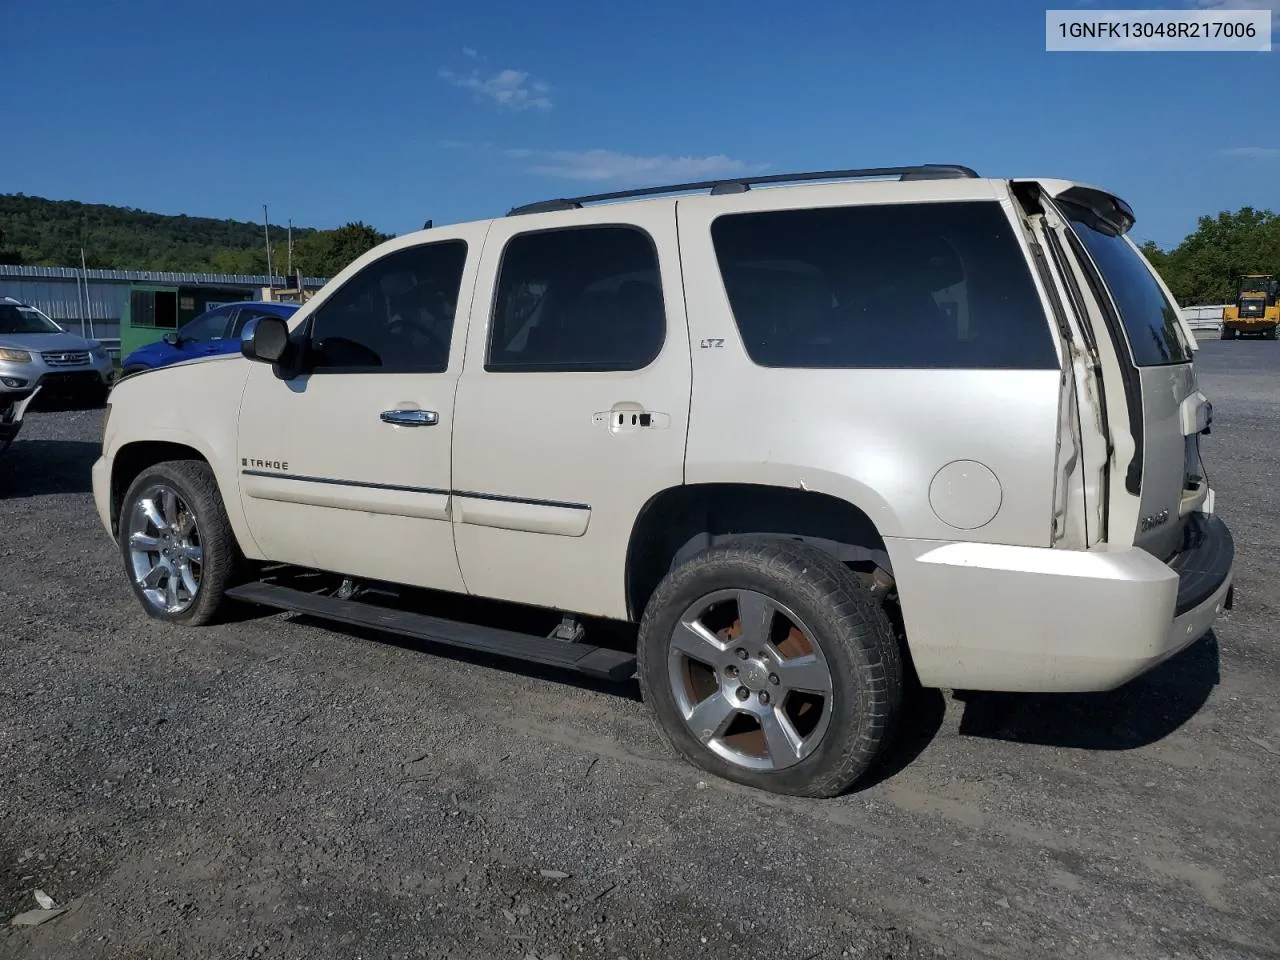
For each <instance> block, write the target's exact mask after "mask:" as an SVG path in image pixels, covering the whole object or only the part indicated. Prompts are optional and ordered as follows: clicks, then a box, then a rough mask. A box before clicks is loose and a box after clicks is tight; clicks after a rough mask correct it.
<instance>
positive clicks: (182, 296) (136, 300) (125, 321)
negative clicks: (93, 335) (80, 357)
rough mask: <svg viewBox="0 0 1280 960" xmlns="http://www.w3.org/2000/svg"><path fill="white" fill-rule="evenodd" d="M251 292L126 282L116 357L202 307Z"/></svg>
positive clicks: (190, 317)
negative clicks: (126, 299)
mask: <svg viewBox="0 0 1280 960" xmlns="http://www.w3.org/2000/svg"><path fill="white" fill-rule="evenodd" d="M255 292H256V291H254V290H251V289H245V288H244V287H214V286H204V285H195V284H189V285H181V286H164V285H161V284H150V283H134V284H130V286H129V300H128V303H126V304H125V307H124V311H123V315H122V316H121V317H120V357H121V359H124V358H125V357H127V356H128V355H129V354H130V353H132V352H133V351H134V350H137V349H138V348H139V347H145V346H146V345H147V344H148V343H155V342H156V341H157V340H159V339H160V338H161V337H163V336H164V335H165V334H166V333H172V332H173V331H174V330H177V329H178V328H179V327H181V326H182V325H183V324H185V323H187V322H188V321H190V320H194V319H195V318H196V317H198V316H199V315H200V314H202V313H204V312H205V311H206V310H212V309H213V308H214V307H217V306H221V305H222V304H224V303H232V302H234V301H236V300H252V299H253V298H254V293H255Z"/></svg>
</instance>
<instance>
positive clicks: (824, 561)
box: [638, 538, 902, 797]
mask: <svg viewBox="0 0 1280 960" xmlns="http://www.w3.org/2000/svg"><path fill="white" fill-rule="evenodd" d="M638 652H639V658H638V660H639V662H638V673H639V677H640V685H641V690H642V692H643V694H644V698H645V700H646V701H647V702H648V703H649V704H651V705H652V707H653V709H654V711H655V713H656V714H657V717H658V721H659V723H660V725H661V727H662V730H663V732H664V734H665V735H666V737H667V738H668V740H669V741H670V742H671V744H672V745H673V746H674V747H675V748H676V750H678V751H679V752H680V753H681V754H682V755H683V756H684V757H685V758H686V759H688V760H689V761H690V762H692V763H694V764H696V765H697V766H700V767H702V768H703V769H705V770H708V771H709V772H711V773H714V774H716V775H717V776H720V777H724V778H726V779H729V780H734V781H737V782H739V783H745V784H748V785H750V786H753V787H758V788H761V789H764V790H769V791H772V792H775V793H783V794H792V795H796V796H813V797H828V796H833V795H835V794H838V793H840V792H841V791H842V790H844V789H846V788H847V787H848V786H849V785H851V784H852V783H853V782H854V781H856V780H857V779H858V778H859V777H861V776H862V775H863V774H864V773H865V772H866V771H867V770H868V768H870V766H871V765H872V764H873V763H874V762H875V760H876V758H877V756H878V755H879V754H880V751H881V749H882V748H883V747H884V745H885V743H886V742H887V741H888V739H889V737H890V736H891V734H892V730H893V726H894V723H895V721H896V719H897V714H898V712H899V709H900V704H901V700H902V661H901V655H900V653H899V650H898V644H897V641H896V639H895V637H894V634H893V631H892V628H891V626H890V624H889V621H888V619H887V618H886V617H885V615H884V612H883V610H882V609H881V608H880V606H879V605H878V604H877V603H876V601H875V600H874V599H873V598H872V597H871V595H870V594H869V593H868V592H867V591H866V589H865V588H863V587H862V585H861V584H860V583H858V581H857V579H856V578H855V577H854V576H853V574H852V573H850V572H849V570H848V569H847V568H846V567H845V566H844V565H843V564H842V563H840V562H839V561H838V560H837V559H835V558H834V557H832V556H830V555H829V554H827V553H824V552H822V551H820V550H818V549H816V548H814V547H810V546H808V545H807V544H803V543H800V542H797V541H791V540H777V539H763V538H760V539H756V538H750V539H744V540H741V541H737V542H734V543H731V544H725V545H723V546H718V547H714V548H712V549H710V550H707V551H705V552H704V553H702V554H700V555H698V556H697V557H694V558H693V559H692V560H690V561H689V562H688V563H686V564H684V565H683V566H681V567H679V568H677V569H676V570H674V571H673V572H672V573H670V574H669V575H668V576H667V577H666V579H665V580H663V582H662V583H661V584H660V585H659V587H658V589H657V591H656V592H655V593H654V596H653V598H652V599H651V600H650V602H649V605H648V607H647V608H646V610H645V614H644V618H643V621H642V623H641V627H640V639H639V651H638Z"/></svg>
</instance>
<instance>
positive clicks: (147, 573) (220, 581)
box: [119, 460, 241, 625]
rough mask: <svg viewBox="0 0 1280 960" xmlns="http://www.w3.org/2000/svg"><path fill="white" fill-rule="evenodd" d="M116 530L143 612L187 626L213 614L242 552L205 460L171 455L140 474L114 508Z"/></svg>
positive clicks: (126, 567)
mask: <svg viewBox="0 0 1280 960" xmlns="http://www.w3.org/2000/svg"><path fill="white" fill-rule="evenodd" d="M119 537H120V552H121V555H122V556H123V558H124V567H125V573H126V575H127V576H128V577H129V583H130V584H131V585H132V586H133V592H134V594H135V595H137V597H138V600H139V601H140V602H141V603H142V608H143V609H144V610H145V611H146V612H147V614H148V615H150V616H152V617H155V618H156V619H159V620H170V621H176V622H180V623H186V624H191V625H200V624H205V623H209V622H210V621H212V620H213V619H214V618H215V617H216V616H217V614H218V612H219V609H220V607H221V606H222V604H223V591H224V590H225V589H226V588H227V587H228V586H230V585H231V582H232V577H233V575H234V573H235V572H236V569H237V567H238V566H239V564H240V562H241V559H240V551H239V547H238V545H237V544H236V540H235V534H234V533H233V532H232V530H231V523H230V521H228V520H227V514H226V510H225V509H224V508H223V505H222V497H221V495H220V494H219V492H218V484H217V481H216V480H215V479H214V476H213V471H212V470H211V469H210V468H209V465H208V464H206V463H204V462H202V461H199V460H173V461H167V462H164V463H158V464H156V465H155V466H152V467H148V468H147V469H146V470H144V471H143V472H142V473H141V474H139V476H138V477H137V479H135V480H134V481H133V483H132V484H131V485H130V486H129V490H128V492H127V493H126V494H125V497H124V502H123V504H122V506H121V509H120V525H119Z"/></svg>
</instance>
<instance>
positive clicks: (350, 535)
mask: <svg viewBox="0 0 1280 960" xmlns="http://www.w3.org/2000/svg"><path fill="white" fill-rule="evenodd" d="M486 229H487V225H484V224H471V225H466V226H462V227H448V228H442V229H440V230H431V231H425V232H419V233H416V234H411V235H409V236H407V237H401V238H399V239H398V240H395V241H391V242H389V243H387V244H384V245H383V246H381V247H379V248H377V249H376V250H373V251H370V252H369V253H367V254H365V255H364V256H362V257H361V258H359V259H358V260H356V261H355V263H353V264H351V265H350V266H349V267H347V269H346V270H344V271H343V272H342V274H340V275H339V277H337V278H335V280H334V281H333V282H331V283H330V284H329V285H328V286H326V288H325V291H324V293H323V296H322V297H317V298H315V300H313V301H312V302H311V303H309V304H308V305H307V307H305V308H304V309H303V310H299V311H298V313H297V314H295V317H294V320H293V322H292V323H291V327H292V328H294V329H296V328H297V326H298V325H299V324H302V323H304V322H305V321H306V318H307V316H309V315H310V314H311V313H312V312H313V311H315V310H317V309H320V308H322V307H323V306H324V303H325V302H326V301H327V300H328V298H329V297H331V296H332V295H333V294H334V293H335V292H336V291H337V290H340V289H341V288H342V286H343V285H344V283H345V282H346V280H348V279H349V278H350V277H351V276H353V275H354V274H355V273H357V272H358V271H359V270H361V269H363V268H364V267H365V266H368V265H369V264H371V263H373V262H374V261H376V260H378V259H380V258H381V257H383V256H386V255H387V254H389V253H392V252H395V251H397V250H400V249H403V248H405V247H409V246H416V245H420V244H426V243H437V242H441V241H446V240H455V239H463V240H466V241H467V244H468V259H467V265H466V267H465V269H464V271H463V277H462V285H461V289H460V292H459V296H458V307H457V312H456V315H455V318H454V329H453V337H452V341H451V346H450V352H449V368H448V370H446V371H445V372H443V373H391V374H389V373H332V374H330V373H314V374H309V375H304V376H301V377H298V378H296V379H294V380H289V381H284V380H280V379H278V378H277V377H276V376H275V374H274V372H273V371H272V369H271V367H270V366H268V365H266V364H256V363H255V364H252V365H251V366H252V371H251V372H250V375H249V379H248V383H247V384H246V386H245V391H244V404H243V407H242V414H241V419H240V430H239V443H238V446H237V449H236V461H235V462H236V465H237V468H238V469H239V470H240V471H241V474H242V477H241V502H242V505H243V510H244V513H245V517H246V518H247V520H248V524H249V528H250V529H251V530H252V531H253V535H254V538H255V539H256V540H257V541H258V543H259V544H260V545H261V547H262V549H263V551H264V552H265V553H266V554H267V555H268V556H270V557H271V559H273V560H277V561H281V562H285V563H295V564H299V565H302V566H308V567H316V568H319V569H322V570H334V571H338V572H341V573H347V574H351V575H354V576H364V577H372V578H376V579H382V580H390V581H392V582H396V583H405V584H412V585H415V586H424V587H433V588H435V589H440V590H453V591H463V590H464V589H465V587H464V585H463V581H462V576H461V573H460V571H459V569H458V562H457V557H456V555H455V553H454V549H453V530H452V523H451V511H450V489H451V466H450V455H451V452H450V448H451V439H452V430H453V401H454V392H455V390H456V387H457V380H458V375H459V372H460V371H461V369H462V366H463V357H464V347H465V343H466V333H467V316H468V314H469V312H470V305H471V291H472V289H473V288H474V286H475V271H476V264H477V262H478V255H479V252H480V249H481V247H482V245H483V242H484V235H485V232H486ZM412 409H420V410H429V411H433V412H435V413H436V414H437V415H438V417H439V421H438V423H436V425H434V426H421V427H406V426H395V425H392V424H388V423H383V422H382V421H381V419H380V415H381V414H382V412H384V411H388V410H412ZM255 460H263V461H268V462H269V463H272V464H274V463H280V464H281V465H282V468H273V467H270V466H268V467H266V468H263V469H262V470H260V471H258V472H260V473H268V474H271V475H270V476H261V475H254V472H253V471H255V470H256V469H257V468H256V467H255V465H254V464H253V463H252V461H255ZM283 465H287V466H283Z"/></svg>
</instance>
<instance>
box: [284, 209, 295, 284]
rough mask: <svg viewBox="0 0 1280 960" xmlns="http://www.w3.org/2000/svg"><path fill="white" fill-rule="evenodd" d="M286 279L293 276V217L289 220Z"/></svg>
mask: <svg viewBox="0 0 1280 960" xmlns="http://www.w3.org/2000/svg"><path fill="white" fill-rule="evenodd" d="M284 275H285V276H286V277H292V276H293V217H290V218H289V269H288V270H286V271H285V274H284Z"/></svg>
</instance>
